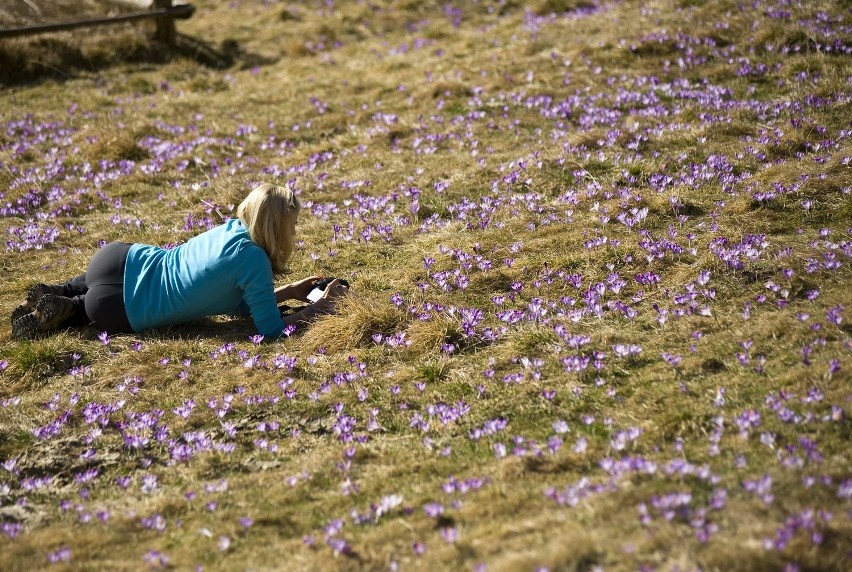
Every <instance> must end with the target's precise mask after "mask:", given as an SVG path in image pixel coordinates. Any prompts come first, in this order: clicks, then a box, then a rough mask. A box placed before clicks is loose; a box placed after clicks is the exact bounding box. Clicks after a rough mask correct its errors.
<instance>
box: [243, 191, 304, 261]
mask: <svg viewBox="0 0 852 572" xmlns="http://www.w3.org/2000/svg"><path fill="white" fill-rule="evenodd" d="M299 208H300V207H299V201H298V199H297V198H296V195H295V194H294V193H293V191H292V189H290V187H279V186H277V185H272V184H270V183H261V184H259V185H258V186H256V187H255V188H254V189H253V190H252V191H251V192H250V193H249V194H248V196H247V197H246V198H245V199H244V200H243V202H241V203H240V206H238V207H237V216H238V217H239V219H240V220H241V221H242V223H243V224H244V225H245V226H246V228H247V229H248V231H249V236H250V237H251V239H252V240H253V241H254V242H255V243H256V244H258V245H259V246H260V247H261V248H263V250H265V251H266V254H267V256H269V260H270V262H272V272H274V273H275V274H283V273H285V272H287V271H288V268H287V263H288V262H289V261H290V257H292V256H293V251H294V250H295V249H296V245H295V226H296V218H297V217H298V216H299Z"/></svg>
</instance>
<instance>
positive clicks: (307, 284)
mask: <svg viewBox="0 0 852 572" xmlns="http://www.w3.org/2000/svg"><path fill="white" fill-rule="evenodd" d="M321 278H322V276H309V277H307V278H304V279H302V280H299V281H298V282H293V283H292V284H287V285H286V286H282V287H281V288H278V289H276V290H275V302H276V303H277V304H280V303H281V302H284V301H285V300H299V301H301V302H310V300H308V294H309V293H310V292H311V290H313V289H314V282H316V281H317V280H319V279H321Z"/></svg>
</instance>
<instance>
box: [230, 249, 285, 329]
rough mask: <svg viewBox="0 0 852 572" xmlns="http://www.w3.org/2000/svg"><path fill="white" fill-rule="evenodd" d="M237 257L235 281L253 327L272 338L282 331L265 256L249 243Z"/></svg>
mask: <svg viewBox="0 0 852 572" xmlns="http://www.w3.org/2000/svg"><path fill="white" fill-rule="evenodd" d="M237 260H238V261H237V277H236V284H237V286H239V287H240V289H242V291H243V302H244V303H245V305H247V306H248V308H249V312H250V313H251V318H252V320H253V321H254V326H255V328H257V332H258V333H259V334H262V335H263V337H264V338H265V339H267V340H274V339H276V338H278V337H279V336H281V334H282V332H283V331H284V322H283V321H282V320H281V313H280V312H279V311H278V305H277V304H276V303H275V291H274V282H273V277H272V264H271V263H270V261H269V257H267V256H266V253H265V252H264V251H263V249H262V248H260V247H259V246H257V245H255V244H252V245H249V246H248V247H246V248H245V249H243V250H242V252H240V255H239V257H238V259H237ZM241 306H242V304H241Z"/></svg>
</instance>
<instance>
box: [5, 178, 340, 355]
mask: <svg viewBox="0 0 852 572" xmlns="http://www.w3.org/2000/svg"><path fill="white" fill-rule="evenodd" d="M298 214H299V202H298V200H297V199H296V196H295V195H294V194H293V192H292V191H291V190H290V189H289V188H286V187H278V186H274V185H270V184H268V183H263V184H261V185H259V186H257V187H256V188H255V189H254V190H253V191H252V192H251V193H249V195H248V196H247V197H246V198H245V200H244V201H243V202H242V203H241V204H240V206H239V207H237V217H238V218H236V219H229V220H227V221H226V222H225V223H223V224H221V225H219V226H217V227H216V228H212V229H210V230H208V231H207V232H204V233H202V234H200V235H198V236H196V237H194V238H192V239H190V240H189V241H188V242H186V243H185V244H182V245H180V246H178V247H176V248H174V249H171V250H165V249H163V248H160V247H157V246H149V245H146V244H128V243H122V242H113V243H110V244H108V245H107V246H105V247H103V248H102V249H101V250H100V251H99V252H98V253H97V254H96V255H95V256H94V258H92V261H91V262H90V263H89V267H88V268H87V270H86V272H85V273H84V274H81V275H80V276H77V277H75V278H71V279H70V280H68V281H67V282H65V283H64V284H54V285H48V284H36V285H35V286H32V287H31V288H30V289H29V291H28V292H27V298H26V302H24V303H23V304H21V305H20V306H18V307H17V308H16V309H15V310H14V311H13V312H12V337H13V338H14V339H16V340H25V339H33V338H35V337H38V336H39V335H41V334H42V333H44V332H48V331H50V330H54V329H56V328H65V327H84V326H87V325H91V326H93V327H95V328H97V329H98V330H100V331H105V332H107V333H108V334H118V333H124V332H141V331H143V330H147V329H150V328H156V327H160V326H171V325H176V324H183V323H185V322H190V321H192V320H197V319H199V318H202V317H205V316H214V315H218V314H232V315H249V314H250V315H251V317H252V319H253V321H254V325H255V327H256V328H257V331H258V333H259V334H262V335H263V336H264V338H265V339H267V340H269V339H275V338H278V337H279V336H281V335H282V334H283V333H284V331H285V330H286V329H288V328H291V327H295V326H297V325H299V324H302V323H305V322H307V321H308V320H310V319H311V318H313V317H314V316H316V315H317V314H325V313H328V312H331V311H332V308H333V305H334V300H335V298H337V297H338V296H341V295H343V294H345V293H346V291H347V289H348V288H347V287H346V286H344V285H342V284H339V283H338V281H337V280H334V281H332V282H331V283H330V284H329V285H328V287H327V288H326V289H325V292H324V293H323V295H322V297H321V298H319V299H318V300H317V301H315V302H314V303H312V304H310V305H308V306H305V307H304V308H303V309H301V310H300V311H298V312H296V313H294V314H291V315H289V316H286V317H282V316H281V312H280V311H279V309H278V304H279V303H281V302H283V301H284V300H290V299H295V300H301V301H304V302H308V301H309V300H308V299H307V295H308V293H309V292H310V291H311V290H312V289H313V285H314V282H316V281H317V280H318V279H319V277H318V276H311V277H309V278H305V279H304V280H300V281H298V282H294V283H292V284H288V285H286V286H282V287H280V288H277V289H276V288H275V287H274V283H273V277H274V275H276V274H281V273H283V272H285V271H286V268H287V262H288V261H289V260H290V257H291V256H292V255H293V250H294V248H295V247H294V243H295V238H294V235H295V232H296V218H297V217H298Z"/></svg>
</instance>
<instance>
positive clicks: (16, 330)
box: [12, 293, 74, 340]
mask: <svg viewBox="0 0 852 572" xmlns="http://www.w3.org/2000/svg"><path fill="white" fill-rule="evenodd" d="M73 314H74V302H72V301H71V298H65V297H63V296H56V295H55V294H49V293H47V294H43V295H42V296H41V297H40V298H39V300H38V302H37V303H36V307H35V312H32V313H29V314H26V315H24V316H21V317H20V318H18V319H17V320H15V323H14V324H12V339H14V340H32V339H35V338H36V337H38V335H39V334H40V333H41V332H47V331H49V330H52V329H54V328H58V327H59V326H61V325H62V324H63V323H65V321H66V320H68V318H70V317H71V316H72V315H73Z"/></svg>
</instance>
